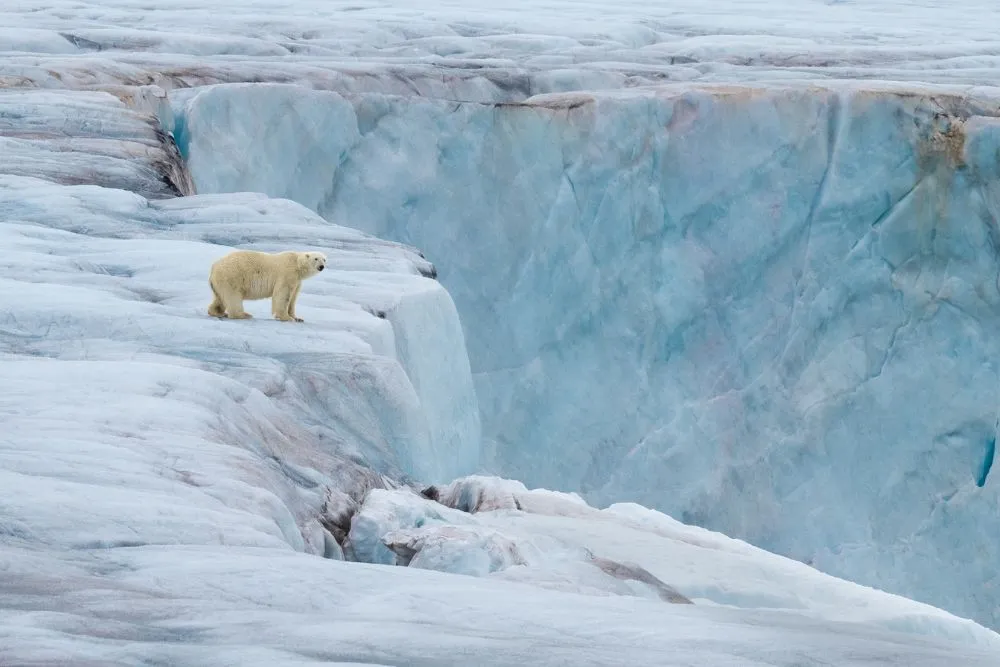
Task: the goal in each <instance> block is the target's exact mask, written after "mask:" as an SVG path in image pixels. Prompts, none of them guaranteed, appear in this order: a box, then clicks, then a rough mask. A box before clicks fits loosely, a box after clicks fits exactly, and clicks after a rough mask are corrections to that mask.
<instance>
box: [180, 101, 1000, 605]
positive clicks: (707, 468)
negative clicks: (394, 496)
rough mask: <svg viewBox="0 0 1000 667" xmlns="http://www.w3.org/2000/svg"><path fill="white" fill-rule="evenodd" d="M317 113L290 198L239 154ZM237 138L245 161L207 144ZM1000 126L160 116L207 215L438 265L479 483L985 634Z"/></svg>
mask: <svg viewBox="0 0 1000 667" xmlns="http://www.w3.org/2000/svg"><path fill="white" fill-rule="evenodd" d="M281 99H288V100H289V102H288V103H286V104H282V103H280V102H279V100H281ZM292 100H294V101H292ZM289 104H291V105H293V106H292V107H291V108H293V109H294V108H301V109H303V115H302V116H301V117H297V118H296V117H293V118H289V117H288V116H287V115H285V110H286V109H288V108H289ZM319 108H323V109H326V110H327V113H328V114H329V117H330V118H335V119H337V124H338V126H339V129H338V132H337V133H335V134H331V135H330V139H329V141H328V142H321V143H320V144H318V145H313V144H310V146H309V150H308V152H307V153H306V155H305V156H304V157H303V159H304V160H313V159H316V156H318V155H323V156H326V157H325V160H327V161H332V162H335V164H336V174H335V178H334V179H333V180H331V181H329V182H322V181H319V182H317V181H308V183H310V184H312V185H314V186H316V189H313V190H311V191H309V192H307V193H302V192H301V191H300V188H301V187H302V186H303V184H304V183H305V182H304V181H303V180H301V179H298V178H297V177H296V176H295V175H296V174H298V173H299V172H300V170H299V168H298V166H297V165H298V164H299V161H298V159H297V158H296V157H295V155H294V151H295V147H296V146H297V145H299V144H298V143H296V142H295V141H292V140H291V139H289V140H288V141H284V140H282V141H278V142H273V143H272V142H269V141H257V140H256V139H253V138H252V137H257V136H264V135H265V134H267V132H266V131H265V128H270V127H272V126H275V125H276V124H277V125H279V126H284V127H292V126H294V125H296V123H306V122H307V121H308V122H309V123H313V122H319V123H322V122H326V121H325V120H323V119H324V118H325V116H323V115H322V114H320V116H319V119H315V114H316V113H317V109H319ZM239 109H245V110H246V111H245V112H244V113H243V114H242V115H238V118H239V121H238V123H237V125H238V127H239V128H240V135H239V136H243V137H245V139H244V140H243V141H239V140H238V139H237V138H236V137H235V136H233V135H230V134H226V133H225V131H224V129H223V126H224V125H225V123H223V122H221V121H220V120H219V119H229V118H231V117H232V116H233V114H237V113H238V112H237V110H239ZM268 109H275V110H281V114H282V117H281V122H280V123H278V119H277V118H274V119H272V118H271V117H270V116H269V115H268V114H267V110H268ZM994 109H996V103H995V100H994V99H992V98H989V97H982V98H978V99H968V98H965V97H959V96H956V95H952V94H948V93H947V91H934V92H933V95H932V91H929V90H928V91H926V92H925V93H924V94H921V95H913V94H909V93H906V94H904V93H900V92H898V89H895V88H892V87H888V86H882V87H879V86H869V87H868V88H867V89H866V88H860V87H858V86H849V85H840V86H831V87H828V88H825V89H820V88H816V87H809V88H803V87H800V86H788V87H784V88H774V87H771V88H767V89H765V88H744V89H732V88H704V89H695V88H690V87H677V86H675V87H670V88H662V89H659V90H657V91H645V92H644V91H636V92H631V93H620V94H614V95H611V94H607V95H582V94H579V95H565V96H549V97H541V98H536V99H535V100H532V101H529V102H528V103H526V104H522V105H506V106H500V107H497V106H493V105H480V104H454V103H448V102H440V101H434V100H425V99H415V98H407V99H401V98H389V97H384V96H381V95H361V96H353V97H351V98H345V97H341V96H339V95H337V94H335V93H329V92H307V91H302V90H301V89H298V88H296V87H288V86H254V87H248V86H220V87H214V88H209V89H205V90H203V91H200V92H198V93H196V94H195V95H194V96H188V97H186V98H180V99H179V100H178V101H177V103H176V108H175V112H176V113H177V115H178V117H179V118H181V119H183V122H184V128H185V133H184V141H183V142H182V148H183V149H184V151H185V154H186V155H187V156H188V163H189V165H190V167H191V170H192V174H193V178H194V180H195V182H196V184H197V185H198V187H199V188H204V189H209V190H212V191H216V190H222V191H226V190H233V191H238V190H242V189H247V188H251V187H263V189H264V190H265V191H266V192H268V193H269V194H271V195H272V196H293V197H300V198H301V199H302V200H303V201H304V202H309V203H312V205H315V206H316V207H317V210H318V211H319V212H320V213H321V214H322V215H324V216H325V217H327V218H328V219H331V220H334V221H338V222H341V223H342V224H346V225H350V226H353V227H357V228H360V229H364V230H366V231H369V232H372V233H374V234H376V235H379V236H384V237H388V238H395V239H398V240H401V241H405V242H407V243H411V244H413V245H416V246H417V247H420V248H422V249H424V251H425V252H426V253H427V254H428V256H429V257H431V258H433V259H434V260H435V262H436V264H437V266H438V269H439V272H440V279H441V281H442V282H443V283H444V284H445V285H446V286H447V287H448V289H449V291H450V292H451V294H452V296H453V297H454V299H455V301H456V304H457V306H458V308H459V312H460V313H461V315H462V321H463V326H464V327H465V330H466V340H467V342H468V346H469V356H470V360H471V364H472V370H473V372H474V373H475V376H476V389H477V394H478V399H479V404H480V407H481V411H482V418H483V424H484V433H485V438H486V441H487V450H486V452H487V454H489V453H490V451H492V454H493V459H492V461H490V460H489V458H487V460H486V462H487V464H488V465H489V464H492V465H493V466H494V468H495V469H497V470H500V471H503V473H504V474H506V475H509V476H511V477H515V478H518V479H521V480H523V481H524V482H525V483H527V484H529V485H542V486H548V487H555V488H560V489H565V490H580V491H582V492H583V493H585V494H586V496H587V497H588V498H589V499H591V500H592V501H594V502H597V503H607V502H614V501H622V500H630V501H636V502H640V503H642V504H645V505H648V506H650V507H655V508H658V509H661V510H663V511H666V512H668V513H670V514H672V515H675V516H677V517H679V518H682V519H683V520H685V521H687V522H693V523H699V524H702V525H706V526H710V527H712V528H715V529H718V530H721V531H723V532H726V533H727V534H732V535H737V536H740V537H743V538H746V539H748V540H749V541H751V542H754V543H756V544H760V545H762V546H766V547H768V548H770V549H773V550H776V551H778V552H780V553H784V554H789V555H792V556H794V557H796V558H799V559H801V560H804V561H806V562H809V563H813V564H815V565H817V566H819V567H820V568H822V569H825V570H827V571H830V572H834V573H837V574H840V575H843V576H847V577H849V578H852V579H856V580H859V581H863V582H866V583H870V584H873V585H874V584H877V585H880V586H884V587H886V588H888V589H890V590H893V591H897V592H905V593H907V594H909V595H913V596H916V597H918V598H920V599H924V600H928V601H933V602H935V603H937V604H940V605H942V606H944V607H946V608H948V609H952V610H955V611H957V612H960V613H963V614H969V615H973V616H976V617H977V618H981V619H983V620H985V621H987V622H989V623H994V624H995V623H997V622H1000V619H998V618H997V617H996V616H995V611H994V608H995V605H994V603H993V596H992V595H991V594H990V593H988V592H987V591H989V590H990V589H991V586H992V583H993V582H994V581H995V577H996V575H995V569H994V567H993V565H992V562H993V558H992V556H991V555H990V554H993V553H994V552H995V550H996V545H995V544H994V540H993V538H992V536H991V534H990V533H989V531H984V530H983V528H982V527H983V526H984V525H988V523H989V521H990V520H991V519H990V517H993V516H995V514H996V511H997V509H998V494H997V488H998V487H996V485H995V484H994V483H993V479H992V478H991V476H990V471H991V465H992V459H993V455H994V448H995V445H994V440H995V438H996V427H995V423H996V418H997V416H996V405H997V402H998V399H1000V395H998V387H1000V373H998V365H997V361H996V359H997V358H998V355H1000V346H998V344H997V342H996V340H995V337H994V336H992V335H991V333H990V332H992V331H994V330H996V329H998V326H1000V322H997V315H996V311H997V307H998V305H1000V294H998V291H997V284H996V276H997V272H998V269H1000V266H998V261H997V257H996V251H995V249H996V247H998V238H1000V237H997V232H996V224H995V222H994V220H995V217H994V214H995V212H997V211H1000V199H998V193H997V191H996V188H994V187H993V182H994V180H995V174H996V173H997V166H996V163H995V157H994V155H995V151H996V149H997V147H998V142H997V140H998V137H1000V135H998V133H997V127H998V124H997V121H996V120H995V119H994V118H993V117H992V116H991V114H993V113H995V111H993V110H994ZM275 113H278V111H275ZM306 114H308V115H306ZM293 116H294V114H293ZM255 123H256V125H255ZM255 128H256V129H255ZM276 146H277V147H276ZM241 159H243V160H245V163H244V165H245V166H244V167H243V168H241V167H240V166H239V164H240V163H239V160H241ZM258 163H265V164H269V165H271V167H270V168H271V169H272V170H273V171H277V172H279V176H278V177H277V178H274V179H272V180H269V182H268V183H262V182H261V181H260V180H259V179H258V177H257V175H256V174H255V173H254V170H253V169H252V168H250V165H252V164H258ZM280 165H284V167H283V168H281V167H280ZM316 202H319V204H318V205H317V204H316ZM976 554H979V555H976ZM941 563H963V565H962V567H960V568H954V569H953V570H952V571H950V572H949V573H948V575H947V576H941V573H940V564H941Z"/></svg>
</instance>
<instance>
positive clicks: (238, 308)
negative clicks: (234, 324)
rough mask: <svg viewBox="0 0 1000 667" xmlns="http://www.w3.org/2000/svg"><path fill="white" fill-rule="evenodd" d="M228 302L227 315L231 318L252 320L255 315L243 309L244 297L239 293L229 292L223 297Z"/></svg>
mask: <svg viewBox="0 0 1000 667" xmlns="http://www.w3.org/2000/svg"><path fill="white" fill-rule="evenodd" d="M222 302H223V303H225V304H226V315H227V316H228V317H229V319H231V320H250V319H253V315H251V314H250V313H248V312H246V311H245V310H243V298H242V297H240V295H239V294H227V295H225V296H224V297H222Z"/></svg>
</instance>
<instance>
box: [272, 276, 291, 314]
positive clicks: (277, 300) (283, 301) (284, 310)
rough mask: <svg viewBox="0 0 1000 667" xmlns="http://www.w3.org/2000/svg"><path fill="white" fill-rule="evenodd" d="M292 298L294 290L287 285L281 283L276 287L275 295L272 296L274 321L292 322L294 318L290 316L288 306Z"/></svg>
mask: <svg viewBox="0 0 1000 667" xmlns="http://www.w3.org/2000/svg"><path fill="white" fill-rule="evenodd" d="M291 298H292V288H291V286H290V285H288V284H287V283H284V282H281V283H278V284H277V285H275V286H274V293H273V294H272V295H271V314H272V315H274V319H276V320H280V321H282V322H291V321H292V320H294V318H293V317H292V316H291V315H289V314H288V305H289V303H290V302H291Z"/></svg>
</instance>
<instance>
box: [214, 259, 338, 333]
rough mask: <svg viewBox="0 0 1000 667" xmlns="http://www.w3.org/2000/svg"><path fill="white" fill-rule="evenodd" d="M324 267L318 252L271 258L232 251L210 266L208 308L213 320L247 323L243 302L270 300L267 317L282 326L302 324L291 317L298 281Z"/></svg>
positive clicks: (299, 282)
mask: <svg viewBox="0 0 1000 667" xmlns="http://www.w3.org/2000/svg"><path fill="white" fill-rule="evenodd" d="M325 267H326V255H324V254H323V253H321V252H296V251H294V250H287V251H285V252H279V253H275V254H271V253H266V252H258V251H256V250H236V251H234V252H231V253H229V254H228V255H226V256H225V257H223V258H222V259H219V260H217V261H216V262H215V263H214V264H212V271H211V273H210V275H209V278H208V284H209V285H211V287H212V294H213V295H214V297H215V298H214V299H213V300H212V303H211V305H210V306H209V307H208V314H209V315H211V316H213V317H229V318H231V319H234V320H242V319H248V318H250V317H252V315H250V313H247V312H245V311H244V310H243V301H244V300H245V299H246V300H250V301H253V300H256V299H271V313H272V314H273V315H274V318H275V319H277V320H281V321H283V322H291V321H295V322H302V318H301V317H297V316H296V315H295V301H296V299H298V297H299V290H300V289H301V288H302V281H303V280H305V279H306V278H310V277H312V276H314V275H316V274H317V273H319V272H320V271H322V270H323V269H324V268H325Z"/></svg>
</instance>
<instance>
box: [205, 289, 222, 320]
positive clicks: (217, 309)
mask: <svg viewBox="0 0 1000 667" xmlns="http://www.w3.org/2000/svg"><path fill="white" fill-rule="evenodd" d="M208 286H209V287H211V288H212V303H210V304H208V314H209V315H211V316H212V317H225V316H226V306H225V304H224V303H222V299H221V298H219V293H218V292H216V291H215V285H213V284H212V282H211V281H209V283H208Z"/></svg>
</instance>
